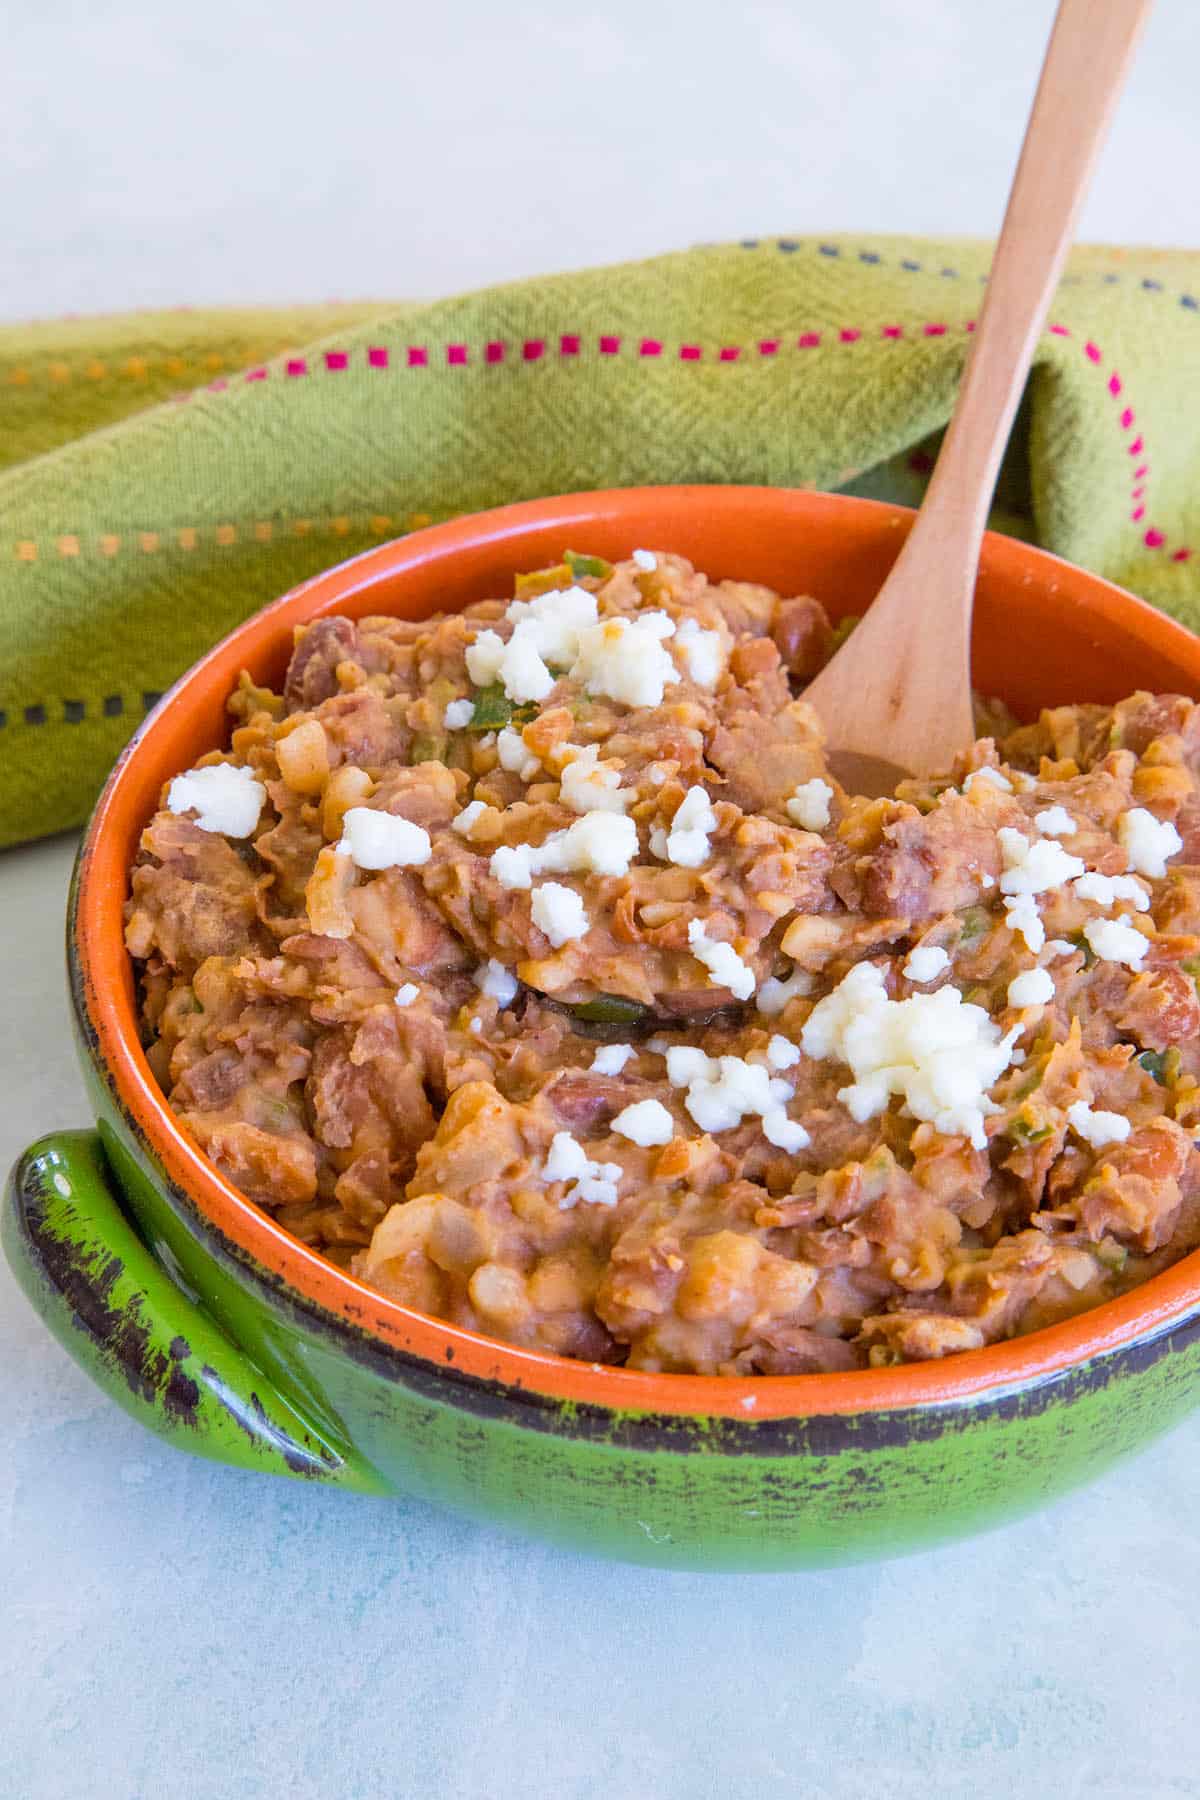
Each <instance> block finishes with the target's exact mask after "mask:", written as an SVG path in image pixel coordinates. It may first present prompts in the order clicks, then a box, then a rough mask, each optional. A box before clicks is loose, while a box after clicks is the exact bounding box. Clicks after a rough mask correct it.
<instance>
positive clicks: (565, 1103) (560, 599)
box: [127, 550, 1200, 1375]
mask: <svg viewBox="0 0 1200 1800" xmlns="http://www.w3.org/2000/svg"><path fill="white" fill-rule="evenodd" d="M836 637H837V633H835V632H834V631H833V630H832V629H831V627H830V624H829V621H828V619H827V617H826V615H825V613H824V612H823V611H822V609H821V607H820V606H819V605H818V604H817V603H816V601H814V600H812V599H808V598H805V597H794V596H784V597H781V596H779V595H777V594H775V593H772V592H770V591H769V590H768V589H766V588H763V587H756V586H754V585H752V584H750V583H747V582H738V581H725V582H720V583H713V582H710V581H708V580H707V579H706V578H705V576H703V575H702V574H699V573H698V572H696V571H695V570H693V569H692V568H691V566H690V565H689V564H688V563H687V562H685V561H684V560H683V559H682V558H681V557H678V556H672V555H667V554H664V553H661V552H655V551H650V550H638V551H637V552H636V553H635V554H634V555H633V557H632V558H631V559H630V560H629V561H627V562H623V563H619V564H618V565H616V566H615V567H610V565H609V564H608V563H606V562H603V561H601V560H600V559H599V558H598V557H593V556H585V555H576V554H573V553H567V554H565V555H564V558H563V560H562V562H561V564H559V565H557V566H556V567H554V568H550V569H544V570H541V571H539V572H537V573H535V574H530V575H525V576H522V577H520V578H519V579H518V581H517V584H516V596H515V598H514V599H513V600H511V601H504V600H494V601H488V602H486V603H484V604H481V605H477V606H473V607H471V608H469V609H468V610H467V611H466V612H464V613H451V614H444V615H439V616H437V617H435V618H432V619H427V620H421V621H410V620H403V619H391V618H369V619H365V620H362V621H360V622H359V623H357V624H355V623H352V622H351V621H350V620H348V619H344V618H327V619H322V620H319V621H318V622H317V623H315V624H313V625H311V626H309V627H307V628H306V629H302V630H301V631H299V632H298V633H297V637H296V642H295V647H294V650H293V653H292V658H291V664H290V667H289V669H288V672H287V678H286V681H285V683H284V688H283V692H282V693H281V694H276V693H273V692H270V691H269V690H267V689H264V688H259V687H256V686H255V685H254V683H253V682H252V681H251V680H250V678H249V677H248V676H245V675H244V676H243V677H242V679H241V682H240V684H239V686H238V688H237V690H236V692H235V693H234V694H233V695H232V697H231V699H230V702H229V705H230V711H231V713H232V715H233V719H234V730H233V737H232V744H231V748H230V750H229V751H228V753H217V752H214V753H213V755H212V756H210V757H207V758H205V759H204V760H203V762H202V763H201V765H200V766H199V767H197V768H195V769H191V770H188V771H185V772H182V773H181V774H179V775H178V776H176V777H175V779H174V780H173V781H171V782H169V783H168V784H167V787H166V789H165V792H164V794H163V799H162V809H161V810H160V811H159V812H158V813H156V814H155V816H154V818H153V819H152V820H151V821H150V823H149V825H148V826H147V827H146V830H145V832H144V834H143V837H142V840H141V848H140V851H139V854H138V858H137V862H136V866H135V867H134V869H133V871H132V880H131V897H130V900H129V905H128V926H127V939H128V945H129V950H130V953H131V955H132V956H133V957H134V959H135V961H136V964H137V969H138V975H139V980H140V997H141V1012H142V1020H143V1025H144V1033H145V1042H146V1045H147V1052H148V1055H149V1058H150V1061H151V1064H152V1066H153V1069H154V1072H155V1074H156V1076H157V1078H158V1080H159V1081H160V1082H161V1084H162V1087H163V1090H164V1092H165V1094H166V1095H167V1097H168V1099H169V1101H170V1104H171V1106H172V1107H173V1108H174V1110H175V1112H176V1114H177V1116H178V1118H179V1119H180V1121H181V1123H182V1125H183V1127H184V1128H185V1129H186V1131H187V1132H189V1133H190V1135H191V1136H192V1137H193V1138H194V1139H195V1140H196V1142H197V1143H198V1144H200V1145H201V1146H202V1148H203V1149H204V1150H205V1151H206V1152H207V1154H208V1155H209V1156H210V1157H211V1158H212V1160H213V1161H214V1162H215V1163H216V1165H217V1166H218V1167H219V1168H220V1169H221V1170H223V1171H224V1173H225V1174H226V1175H227V1176H228V1178H229V1179H230V1180H231V1181H232V1182H234V1183H235V1184H236V1185H237V1186H238V1187H240V1188H241V1190H242V1191H243V1192H244V1193H245V1194H246V1195H248V1196H249V1198H250V1199H251V1200H253V1201H254V1202H255V1203H256V1204H257V1205H259V1206H260V1207H263V1208H265V1209H266V1210H267V1211H269V1212H270V1213H271V1214H273V1215H274V1217H275V1218H276V1219H277V1220H278V1221H279V1223H280V1224H281V1225H283V1226H284V1227H285V1228H286V1229H287V1230H288V1231H290V1232H292V1233H294V1234H295V1235H296V1236H297V1237H299V1238H301V1239H303V1240H304V1241H305V1242H306V1243H308V1244H311V1245H313V1246H315V1247H316V1248H317V1249H318V1250H320V1251H321V1252H322V1253H323V1254H324V1255H326V1256H327V1257H329V1258H331V1259H332V1260H334V1261H335V1262H337V1263H339V1264H341V1265H342V1266H343V1267H346V1268H349V1269H351V1270H352V1271H353V1272H354V1273H355V1274H356V1275H357V1276H359V1277H360V1278H361V1279H362V1280H363V1281H365V1282H368V1283H370V1284H372V1285H373V1286H375V1287H376V1288H378V1289H380V1290H381V1291H382V1292H384V1293H386V1294H389V1295H392V1296H394V1297H395V1298H396V1299H398V1300H400V1301H402V1302H403V1303H405V1304H406V1305H409V1306H412V1307H415V1308H418V1309H420V1310H421V1311H424V1312H427V1313H431V1314H435V1315H437V1316H439V1317H442V1318H446V1319H450V1320H453V1321H454V1322H455V1323H457V1324H459V1325H463V1326H466V1327H469V1328H471V1329H473V1330H477V1331H481V1332H484V1333H488V1334H490V1335H492V1336H495V1337H498V1338H505V1339H508V1340H510V1341H511V1342H514V1343H518V1344H523V1345H529V1346H534V1347H537V1348H541V1349H546V1350H551V1351H556V1352H558V1353H560V1354H562V1355H566V1356H576V1357H585V1358H588V1359H590V1360H596V1361H605V1362H612V1363H627V1364H629V1365H630V1366H633V1367H637V1368H642V1369H674V1370H697V1371H701V1372H709V1373H723V1374H735V1373H736V1374H747V1373H759V1374H764V1375H770V1374H790V1373H796V1372H804V1371H810V1370H831V1369H848V1368H854V1367H861V1366H864V1365H876V1364H885V1363H893V1362H900V1361H906V1360H910V1359H914V1358H928V1357H938V1356H943V1355H945V1354H947V1353H948V1352H953V1351H958V1350H965V1349H972V1348H976V1347H978V1346H980V1345H983V1344H986V1343H989V1342H992V1341H994V1340H996V1339H999V1338H1005V1337H1010V1336H1012V1335H1014V1334H1016V1333H1020V1332H1026V1331H1030V1330H1033V1329H1036V1328H1037V1327H1038V1326H1042V1325H1045V1324H1048V1323H1050V1322H1052V1321H1054V1320H1058V1319H1062V1318H1065V1317H1067V1316H1069V1315H1071V1314H1073V1313H1077V1312H1080V1311H1081V1310H1083V1309H1084V1308H1087V1307H1090V1306H1094V1305H1096V1304H1097V1302H1099V1301H1102V1300H1105V1299H1107V1298H1110V1297H1111V1296H1113V1295H1115V1294H1118V1293H1120V1292H1122V1291H1124V1290H1125V1289H1127V1288H1129V1287H1131V1286H1133V1285H1134V1284H1136V1283H1138V1282H1140V1281H1143V1280H1145V1279H1146V1277H1147V1276H1149V1275H1152V1274H1154V1273H1155V1272H1157V1271H1158V1270H1160V1269H1162V1268H1164V1267H1165V1266H1166V1265H1167V1264H1169V1263H1170V1262H1172V1261H1173V1260H1174V1259H1175V1258H1177V1257H1179V1256H1180V1255H1182V1254H1183V1253H1184V1252H1185V1251H1187V1250H1190V1249H1191V1248H1192V1247H1193V1246H1194V1245H1195V1244H1196V1243H1197V1242H1198V1241H1200V1212H1198V1196H1200V1156H1198V1153H1197V1150H1196V1148H1195V1144H1194V1140H1195V1139H1196V1138H1198V1137H1200V1086H1198V1076H1200V1046H1198V1043H1197V1029H1198V1027H1200V1000H1198V998H1197V988H1196V982H1197V978H1198V977H1200V787H1198V783H1197V769H1198V768H1200V709H1197V707H1195V706H1194V705H1193V704H1192V703H1191V702H1190V701H1189V700H1186V699H1183V698H1180V697H1178V696H1170V695H1166V696H1162V695H1158V696H1156V695H1151V694H1145V693H1140V694H1135V695H1133V696H1132V698H1130V699H1128V700H1124V701H1122V702H1121V703H1120V704H1119V705H1117V706H1113V707H1107V706H1091V705H1088V706H1062V707H1057V708H1054V709H1051V710H1049V711H1047V712H1044V713H1043V714H1042V716H1041V718H1040V719H1039V720H1038V721H1037V723H1036V724H1032V725H1018V724H1017V723H1016V722H1015V721H1014V720H1012V719H1011V718H1008V717H1007V716H1006V715H1004V714H1003V712H1002V710H1001V709H999V708H997V707H996V706H990V707H981V709H980V719H979V723H980V732H981V736H980V741H979V742H978V743H977V744H976V745H975V747H974V748H973V750H972V751H971V752H970V754H969V755H968V756H966V757H964V758H963V759H961V761H960V762H959V764H957V765H956V766H955V767H954V768H953V769H950V770H948V771H946V773H945V775H944V776H942V777H941V778H939V779H937V780H933V781H909V782H905V783H903V784H902V785H901V786H900V788H899V789H898V790H897V792H896V794H895V795H894V797H891V798H888V799H882V800H867V799H863V798H860V797H856V796H855V795H853V794H849V793H846V792H845V791H844V790H843V789H842V788H841V787H839V785H838V784H837V782H836V781H835V780H834V779H833V777H832V776H831V774H830V773H829V770H828V769H827V767H826V765H825V762H824V759H823V756H822V748H821V738H820V733H819V730H818V727H817V723H816V720H815V718H814V716H813V715H812V713H811V712H810V711H809V709H808V708H807V707H806V705H805V703H804V699H803V689H804V685H805V683H806V682H807V681H808V680H809V679H810V678H811V677H812V676H813V675H814V674H815V673H816V671H817V670H818V669H819V668H820V667H821V665H822V664H823V663H824V661H825V660H826V659H827V658H828V656H829V654H830V653H831V650H832V649H833V647H834V645H835V641H836Z"/></svg>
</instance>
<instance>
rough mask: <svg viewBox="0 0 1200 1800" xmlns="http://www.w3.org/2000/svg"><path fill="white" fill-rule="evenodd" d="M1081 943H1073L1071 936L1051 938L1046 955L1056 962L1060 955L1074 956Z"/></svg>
mask: <svg viewBox="0 0 1200 1800" xmlns="http://www.w3.org/2000/svg"><path fill="white" fill-rule="evenodd" d="M1078 948H1079V945H1078V944H1073V943H1072V942H1071V940H1070V939H1069V938H1051V939H1050V940H1049V942H1048V943H1047V945H1046V957H1047V960H1048V961H1050V962H1055V961H1057V959H1058V958H1059V957H1060V956H1074V954H1075V952H1076V950H1078Z"/></svg>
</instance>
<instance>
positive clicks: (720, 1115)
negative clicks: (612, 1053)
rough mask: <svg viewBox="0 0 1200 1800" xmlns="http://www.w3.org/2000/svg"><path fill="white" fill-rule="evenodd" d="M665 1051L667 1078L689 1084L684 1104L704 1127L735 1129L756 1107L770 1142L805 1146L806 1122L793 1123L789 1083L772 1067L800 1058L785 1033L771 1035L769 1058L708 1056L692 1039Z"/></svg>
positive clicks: (798, 1147)
mask: <svg viewBox="0 0 1200 1800" xmlns="http://www.w3.org/2000/svg"><path fill="white" fill-rule="evenodd" d="M666 1057H667V1080H668V1081H669V1082H670V1083H671V1085H672V1087H677V1088H686V1089H687V1095H686V1098H685V1099H684V1106H685V1107H686V1109H687V1112H688V1114H689V1116H690V1117H691V1118H692V1119H694V1120H695V1122H696V1124H697V1125H699V1127H700V1129H701V1131H732V1130H733V1128H734V1126H736V1125H740V1124H741V1122H742V1120H743V1119H744V1118H747V1117H748V1116H750V1115H751V1114H754V1113H757V1114H758V1115H759V1117H760V1118H761V1119H762V1121H763V1130H764V1132H765V1133H766V1135H767V1138H768V1140H769V1142H771V1143H772V1144H775V1145H776V1146H777V1147H778V1148H779V1149H781V1150H803V1149H804V1147H805V1145H806V1144H807V1143H808V1142H809V1136H808V1133H807V1131H805V1130H804V1127H803V1126H802V1125H793V1123H792V1121H791V1120H790V1119H789V1118H788V1116H787V1113H786V1112H785V1110H784V1108H785V1105H786V1103H787V1101H789V1100H790V1099H791V1098H792V1090H791V1088H790V1087H789V1086H788V1084H787V1082H786V1081H781V1080H779V1079H778V1078H777V1077H775V1076H773V1075H772V1074H771V1070H772V1069H773V1068H790V1067H792V1065H793V1064H794V1063H796V1062H798V1061H799V1058H800V1052H799V1050H798V1049H797V1048H796V1046H795V1044H790V1043H789V1042H788V1040H787V1039H786V1038H783V1037H774V1038H772V1039H771V1042H770V1044H769V1045H768V1047H767V1062H766V1064H764V1063H761V1062H746V1061H745V1060H744V1059H743V1058H742V1057H740V1056H720V1057H716V1056H709V1055H707V1054H706V1053H705V1052H704V1051H703V1050H697V1049H694V1048H693V1047H692V1046H691V1045H690V1044H673V1045H671V1046H670V1048H669V1049H668V1050H667V1052H666Z"/></svg>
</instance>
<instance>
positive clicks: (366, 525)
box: [13, 512, 457, 563]
mask: <svg viewBox="0 0 1200 1800" xmlns="http://www.w3.org/2000/svg"><path fill="white" fill-rule="evenodd" d="M444 516H445V517H447V518H454V517H456V516H457V515H456V514H454V513H447V514H446V515H444ZM432 524H433V514H432V513H427V512H410V513H404V514H401V515H396V514H393V513H368V514H356V515H355V516H354V517H351V516H350V515H348V514H346V513H338V514H336V515H335V516H333V517H329V518H323V519H311V518H296V519H243V520H241V521H239V522H236V523H235V522H234V521H231V520H226V521H223V522H222V523H221V524H219V525H208V526H196V525H182V526H179V527H178V528H177V529H175V530H174V532H173V533H172V532H171V531H166V532H163V531H138V532H133V533H130V534H128V535H127V536H125V537H120V536H118V535H117V534H116V533H115V532H103V533H101V534H100V535H99V536H98V537H96V538H95V539H94V540H89V539H85V538H81V537H80V536H79V535H78V534H77V533H75V532H65V533H63V534H62V535H61V536H60V537H57V538H55V539H53V540H52V541H51V542H47V543H46V544H45V545H43V546H39V544H38V542H37V541H36V539H34V538H19V539H18V540H17V542H16V543H15V544H14V546H13V556H14V558H15V560H16V561H17V562H26V563H32V562H37V560H38V556H39V551H40V549H43V548H44V549H45V550H47V551H51V550H52V551H53V552H54V554H55V555H57V556H58V557H59V558H64V557H73V556H87V555H94V554H98V555H100V556H116V555H118V554H119V553H120V552H121V551H122V550H132V549H136V550H138V551H139V552H140V553H141V554H142V555H143V556H153V555H155V554H156V553H157V552H158V551H160V550H162V549H163V548H164V547H165V548H171V547H172V542H171V540H172V536H173V540H174V547H175V548H178V549H180V550H184V551H192V550H195V549H197V548H198V547H199V546H200V544H201V543H202V542H204V541H206V540H211V542H212V543H214V544H216V545H217V546H218V547H219V548H221V549H222V550H225V549H229V548H230V547H231V546H232V545H234V544H236V543H238V542H239V534H245V535H247V536H248V537H249V538H252V539H253V541H254V542H255V543H258V544H272V543H274V542H275V534H276V530H277V529H278V530H279V531H280V532H290V533H291V535H292V536H293V537H299V538H303V537H309V536H311V535H313V534H314V533H317V532H321V531H324V532H327V533H328V534H329V535H330V536H332V537H337V538H342V537H348V536H349V535H350V533H351V532H353V531H361V532H363V533H365V534H367V533H369V534H370V535H371V536H373V537H386V536H387V535H388V533H389V532H395V533H396V534H397V535H404V534H406V533H407V532H410V531H421V530H423V529H424V527H425V526H426V525H432ZM243 541H245V539H244V537H243Z"/></svg>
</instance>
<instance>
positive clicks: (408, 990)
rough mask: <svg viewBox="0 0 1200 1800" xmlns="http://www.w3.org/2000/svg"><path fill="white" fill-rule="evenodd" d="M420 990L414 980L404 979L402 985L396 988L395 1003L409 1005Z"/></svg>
mask: <svg viewBox="0 0 1200 1800" xmlns="http://www.w3.org/2000/svg"><path fill="white" fill-rule="evenodd" d="M420 992H421V990H420V988H419V987H418V986H417V984H416V982H415V981H406V982H405V983H404V986H403V987H398V988H397V989H396V1005H397V1006H411V1005H412V1003H413V1001H414V1000H415V999H416V998H417V995H418V994H419V993H420Z"/></svg>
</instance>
